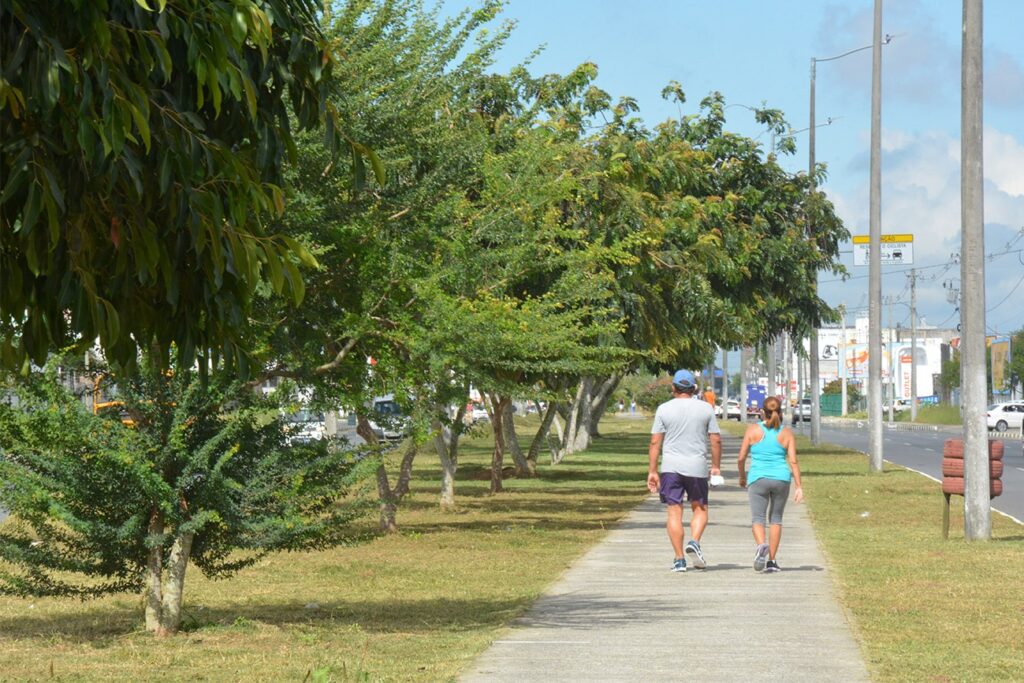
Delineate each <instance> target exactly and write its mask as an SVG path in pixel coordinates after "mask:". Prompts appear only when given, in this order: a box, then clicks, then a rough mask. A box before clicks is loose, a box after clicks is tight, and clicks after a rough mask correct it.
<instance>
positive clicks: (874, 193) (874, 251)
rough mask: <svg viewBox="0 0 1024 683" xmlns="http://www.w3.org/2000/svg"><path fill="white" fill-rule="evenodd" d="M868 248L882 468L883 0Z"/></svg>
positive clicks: (874, 428)
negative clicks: (869, 242) (869, 241)
mask: <svg viewBox="0 0 1024 683" xmlns="http://www.w3.org/2000/svg"><path fill="white" fill-rule="evenodd" d="M869 194H870V210H869V212H868V213H869V222H870V239H871V244H870V248H869V251H868V256H869V261H870V265H869V273H868V423H869V428H868V431H869V434H868V456H869V461H870V469H871V471H872V472H881V471H882V458H883V453H882V0H875V30H874V42H873V43H872V45H871V184H870V191H869Z"/></svg>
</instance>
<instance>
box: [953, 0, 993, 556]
mask: <svg viewBox="0 0 1024 683" xmlns="http://www.w3.org/2000/svg"><path fill="white" fill-rule="evenodd" d="M963 8H964V21H963V46H962V49H963V54H962V61H961V90H960V117H961V123H960V212H961V232H960V244H961V246H960V256H961V258H960V279H961V280H962V282H963V291H962V292H961V301H962V304H961V308H960V320H961V325H962V327H963V330H962V331H963V334H962V336H961V339H960V341H961V351H960V353H961V356H960V359H961V367H960V372H961V382H960V386H961V387H963V411H964V535H965V537H966V538H967V540H969V541H973V540H987V539H988V538H989V537H990V536H991V534H992V519H991V514H992V510H991V508H992V501H991V500H990V499H989V486H990V483H989V464H988V427H987V424H986V418H985V398H986V396H985V394H986V392H985V199H984V193H983V185H982V183H983V182H984V175H983V173H984V157H983V154H982V110H983V103H982V97H983V87H982V73H983V72H982V44H983V43H982V0H964V4H963Z"/></svg>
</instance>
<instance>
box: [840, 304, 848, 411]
mask: <svg viewBox="0 0 1024 683" xmlns="http://www.w3.org/2000/svg"><path fill="white" fill-rule="evenodd" d="M839 315H841V316H842V327H843V333H842V336H841V337H840V338H839V377H840V378H841V379H842V382H841V383H840V387H839V390H840V391H841V392H842V399H841V400H842V410H841V411H840V413H839V414H840V415H842V416H843V417H846V413H847V412H848V411H849V406H848V405H847V402H846V306H845V305H843V304H839Z"/></svg>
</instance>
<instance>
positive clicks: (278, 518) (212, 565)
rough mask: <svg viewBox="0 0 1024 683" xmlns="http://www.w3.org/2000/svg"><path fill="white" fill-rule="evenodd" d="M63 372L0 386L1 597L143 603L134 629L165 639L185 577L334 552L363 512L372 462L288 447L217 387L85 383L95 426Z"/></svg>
mask: <svg viewBox="0 0 1024 683" xmlns="http://www.w3.org/2000/svg"><path fill="white" fill-rule="evenodd" d="M66 370H67V368H66V367H65V368H63V372H62V369H60V368H58V366H57V364H56V359H54V363H53V364H51V365H50V366H49V368H48V369H47V371H46V372H33V373H30V374H29V376H28V377H24V378H21V377H19V378H17V379H12V380H10V381H8V382H4V383H2V384H0V392H3V393H4V394H6V395H8V398H10V397H12V396H13V397H14V400H13V401H12V400H7V401H5V402H3V403H0V452H3V454H4V457H3V458H0V480H2V481H3V482H4V486H3V489H2V490H0V506H3V507H4V508H6V509H8V510H10V512H11V514H12V519H11V520H9V521H8V522H7V523H6V524H5V525H4V526H3V529H2V530H0V559H2V561H3V562H2V563H0V593H6V594H14V595H71V596H78V597H82V598H86V597H92V596H97V595H102V594H106V593H115V592H125V591H142V592H144V603H145V613H146V627H147V629H148V630H150V631H154V632H156V633H158V634H161V635H169V634H172V633H174V632H175V631H177V630H178V628H179V626H180V623H181V614H182V613H181V607H182V600H183V596H184V587H185V572H186V568H187V567H188V566H189V564H192V565H193V566H195V567H196V568H198V569H199V570H201V571H202V572H203V573H204V574H206V575H208V576H212V577H225V576H229V575H230V574H232V573H233V572H235V571H237V570H238V569H240V568H243V567H246V566H249V565H251V564H253V563H254V562H256V561H258V560H259V559H260V558H261V557H263V556H264V555H265V554H266V553H269V552H273V551H281V550H298V549H303V548H321V547H327V546H330V545H333V544H337V543H339V542H342V541H343V540H345V539H346V536H345V529H346V527H347V525H348V523H349V522H351V521H352V519H353V518H354V517H355V516H357V515H359V514H361V513H362V512H364V511H365V507H364V506H363V504H362V503H361V502H360V497H359V496H357V495H355V493H354V487H355V486H356V485H357V483H358V482H359V481H360V480H361V479H362V478H363V477H364V476H365V475H364V472H365V470H367V469H368V468H372V467H373V460H372V458H369V459H359V458H358V457H356V456H357V455H358V454H357V453H355V452H351V451H346V450H344V449H342V448H334V447H329V446H331V445H330V444H328V443H326V442H318V443H312V444H305V445H297V444H289V443H288V439H287V433H286V430H285V428H284V424H283V422H282V419H281V413H280V412H278V409H277V406H275V405H274V404H273V403H270V402H268V401H267V400H266V399H263V397H262V394H260V393H259V392H255V393H254V392H252V391H251V390H249V389H246V388H244V387H242V386H240V385H239V384H238V383H237V382H234V381H230V380H228V379H226V378H225V377H224V376H223V375H219V376H215V377H212V378H211V379H210V380H209V381H208V382H200V381H198V379H197V378H196V377H195V374H194V373H193V372H189V371H179V372H176V373H169V372H153V373H147V374H144V375H141V376H140V375H135V376H132V377H127V378H125V377H117V376H112V377H111V376H106V377H94V378H93V379H95V380H96V381H100V382H102V384H101V386H100V389H102V391H103V393H104V394H109V393H113V387H114V386H115V384H116V385H117V391H116V395H117V396H118V398H119V399H120V404H119V405H113V406H111V407H110V409H107V410H103V411H100V413H99V414H94V413H93V412H92V411H90V410H88V409H87V408H86V405H85V403H84V402H83V401H81V400H80V397H79V396H76V395H75V394H74V393H73V392H71V391H69V390H68V389H67V388H66V387H67V384H68V383H67V374H66ZM93 384H94V383H93V382H90V381H86V382H84V383H80V386H84V387H86V388H89V387H91V386H93ZM122 420H123V421H124V422H122Z"/></svg>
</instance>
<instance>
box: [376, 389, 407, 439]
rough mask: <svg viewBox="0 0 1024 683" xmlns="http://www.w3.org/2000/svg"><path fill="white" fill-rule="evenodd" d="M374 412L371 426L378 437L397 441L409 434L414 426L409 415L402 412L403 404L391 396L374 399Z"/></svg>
mask: <svg viewBox="0 0 1024 683" xmlns="http://www.w3.org/2000/svg"><path fill="white" fill-rule="evenodd" d="M373 412H374V414H375V416H374V418H373V419H372V420H370V428H371V429H372V430H373V431H374V433H375V434H376V435H377V438H378V439H382V440H384V441H397V440H398V439H404V438H405V437H406V436H408V435H409V431H410V428H411V426H412V423H411V421H410V419H409V416H408V415H405V414H403V413H402V408H401V406H399V405H398V403H397V402H396V401H395V400H394V399H393V398H391V397H390V396H383V397H380V398H377V399H374V401H373Z"/></svg>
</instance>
